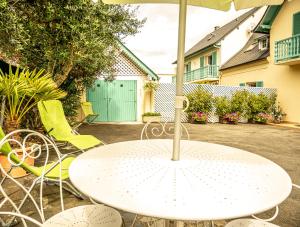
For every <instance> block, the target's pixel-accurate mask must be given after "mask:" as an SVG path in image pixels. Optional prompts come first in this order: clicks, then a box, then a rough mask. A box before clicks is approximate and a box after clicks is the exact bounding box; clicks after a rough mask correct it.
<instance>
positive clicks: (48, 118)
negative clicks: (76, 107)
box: [38, 100, 101, 149]
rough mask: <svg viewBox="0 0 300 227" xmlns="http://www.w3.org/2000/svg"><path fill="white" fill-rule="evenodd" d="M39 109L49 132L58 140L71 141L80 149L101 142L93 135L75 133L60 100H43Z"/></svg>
mask: <svg viewBox="0 0 300 227" xmlns="http://www.w3.org/2000/svg"><path fill="white" fill-rule="evenodd" d="M38 109H39V113H40V116H41V120H42V123H43V125H44V127H45V128H46V130H47V131H50V130H51V131H50V132H49V134H50V135H51V136H53V137H54V138H55V139H56V140H58V141H63V142H69V143H71V144H72V145H74V146H75V147H77V148H79V149H88V148H91V147H94V146H96V145H99V144H101V141H100V140H98V139H97V138H96V137H94V136H91V135H74V134H73V133H72V128H71V127H70V125H69V123H68V121H67V119H66V117H65V114H64V110H63V107H62V104H61V102H60V101H59V100H48V101H41V102H39V103H38Z"/></svg>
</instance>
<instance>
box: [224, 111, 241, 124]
mask: <svg viewBox="0 0 300 227" xmlns="http://www.w3.org/2000/svg"><path fill="white" fill-rule="evenodd" d="M239 119H240V114H239V113H237V112H234V113H228V114H225V116H224V117H223V120H224V121H225V122H226V123H228V124H234V125H236V124H238V122H239Z"/></svg>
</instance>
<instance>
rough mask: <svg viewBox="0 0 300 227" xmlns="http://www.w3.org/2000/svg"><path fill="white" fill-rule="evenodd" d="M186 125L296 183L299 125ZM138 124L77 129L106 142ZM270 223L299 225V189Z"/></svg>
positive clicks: (130, 136) (53, 207) (131, 136)
mask: <svg viewBox="0 0 300 227" xmlns="http://www.w3.org/2000/svg"><path fill="white" fill-rule="evenodd" d="M186 126H187V128H188V131H189V133H190V136H191V140H200V141H207V142H211V143H217V144H223V145H228V146H232V147H237V148H241V149H244V150H247V151H250V152H253V153H256V154H259V155H261V156H264V157H266V158H268V159H270V160H272V161H274V162H276V163H278V164H279V165H280V166H282V167H283V168H284V169H285V170H286V171H287V172H288V173H289V175H290V176H291V178H292V180H293V181H294V183H297V184H300V129H297V128H286V127H280V126H269V125H252V124H239V125H222V124H208V125H191V124H186ZM142 128H143V125H142V124H132V125H125V124H98V125H83V126H82V127H81V128H80V133H81V134H92V135H94V136H96V137H97V138H99V139H101V140H103V141H104V142H105V143H108V144H109V143H114V142H120V141H126V140H136V139H139V138H140V133H141V130H142ZM48 197H49V205H48V207H47V208H48V210H50V212H49V213H48V215H49V216H51V215H52V214H53V213H55V212H57V205H58V202H57V201H55V199H54V197H55V193H51V190H50V192H49V196H48ZM65 201H66V207H67V208H69V207H73V206H78V205H81V204H85V203H87V202H86V201H83V200H79V199H76V198H74V197H73V196H71V195H68V196H67V197H66V200H65ZM245 206H247V204H245ZM272 214H273V211H270V212H266V213H265V214H262V215H259V217H263V218H266V217H270V216H271V215H272ZM124 216H125V221H126V223H127V224H126V226H129V223H130V221H131V220H132V218H133V215H132V214H128V213H125V214H124ZM223 223H224V222H220V223H218V226H223V225H224V224H223ZM274 223H275V224H278V225H280V226H282V227H297V226H300V190H298V191H297V190H296V189H294V190H293V191H292V193H291V195H290V197H289V198H288V199H287V200H286V201H285V202H283V203H282V204H281V205H280V206H279V215H278V217H277V218H276V220H275V221H274Z"/></svg>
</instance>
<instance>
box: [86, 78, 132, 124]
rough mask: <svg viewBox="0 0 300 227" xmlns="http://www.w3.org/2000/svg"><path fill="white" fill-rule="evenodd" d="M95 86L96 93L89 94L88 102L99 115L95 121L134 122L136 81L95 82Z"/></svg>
mask: <svg viewBox="0 0 300 227" xmlns="http://www.w3.org/2000/svg"><path fill="white" fill-rule="evenodd" d="M95 85H96V86H95V90H96V92H95V91H94V92H91V94H92V95H91V96H88V100H89V101H91V102H92V104H93V107H94V111H95V112H96V113H98V114H100V118H98V119H97V121H136V91H137V90H136V85H137V83H136V81H134V80H115V81H112V82H105V81H101V80H97V81H96V83H95ZM90 90H92V89H90ZM89 92H90V91H89Z"/></svg>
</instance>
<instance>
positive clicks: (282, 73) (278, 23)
mask: <svg viewBox="0 0 300 227" xmlns="http://www.w3.org/2000/svg"><path fill="white" fill-rule="evenodd" d="M255 32H256V33H259V34H255V35H254V36H255V37H252V41H250V43H251V44H250V43H249V42H248V44H247V45H246V46H244V48H242V49H241V51H240V52H238V53H237V54H236V55H235V56H234V57H232V58H231V59H229V61H227V62H226V63H225V64H224V65H223V66H222V67H221V79H220V84H222V85H229V86H258V87H262V86H263V87H270V88H276V89H277V92H278V100H279V102H280V106H281V107H282V108H283V111H284V112H285V113H286V114H287V116H286V119H285V120H286V121H289V122H297V123H299V122H300V106H299V100H300V92H299V91H300V90H299V88H300V1H285V2H284V3H283V4H282V5H281V6H270V7H268V9H267V11H266V13H265V14H264V16H263V17H262V19H261V21H260V22H259V24H258V26H257V27H256V28H255ZM251 45H252V50H249V49H251V47H250V46H251ZM265 48H266V49H265ZM247 49H248V53H247ZM266 50H267V51H266Z"/></svg>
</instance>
